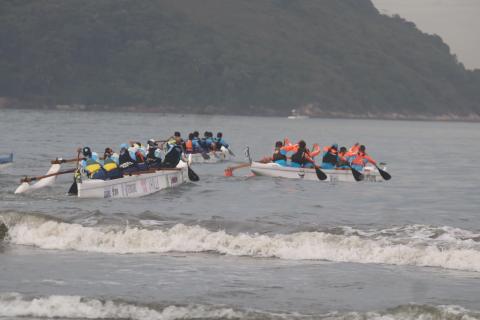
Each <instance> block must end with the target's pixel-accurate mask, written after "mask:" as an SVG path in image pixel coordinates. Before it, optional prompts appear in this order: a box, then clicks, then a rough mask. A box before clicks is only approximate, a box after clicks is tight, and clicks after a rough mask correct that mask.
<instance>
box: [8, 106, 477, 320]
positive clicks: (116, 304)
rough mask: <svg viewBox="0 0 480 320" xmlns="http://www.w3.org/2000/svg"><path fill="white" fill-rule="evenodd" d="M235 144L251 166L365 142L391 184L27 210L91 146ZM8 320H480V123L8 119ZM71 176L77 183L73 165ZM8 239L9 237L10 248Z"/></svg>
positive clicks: (236, 188) (223, 188)
mask: <svg viewBox="0 0 480 320" xmlns="http://www.w3.org/2000/svg"><path fill="white" fill-rule="evenodd" d="M175 130H180V131H181V132H182V133H183V134H184V135H185V134H187V133H188V132H189V131H192V130H199V131H201V132H202V131H205V130H211V131H215V132H216V131H223V132H224V135H225V138H226V139H227V140H228V141H229V142H230V143H231V145H232V147H233V150H234V151H235V152H236V154H237V159H236V161H238V162H241V161H243V160H244V159H243V149H244V148H245V146H246V145H248V146H250V149H251V153H252V155H253V156H254V158H261V157H263V156H264V155H268V154H270V153H271V150H272V146H273V143H274V141H276V140H279V139H282V138H284V137H286V136H288V137H290V138H291V139H292V140H298V139H300V138H303V139H305V140H306V141H307V143H308V144H309V145H311V144H312V143H313V142H317V143H319V144H320V145H326V144H331V143H338V144H340V145H349V144H352V143H354V142H356V141H360V142H361V143H364V144H366V145H367V149H368V151H369V153H370V154H371V155H372V156H373V157H374V158H376V159H377V160H380V161H385V162H387V163H388V170H389V172H390V173H391V174H392V176H393V179H392V180H391V181H389V182H387V183H377V184H373V183H370V184H369V183H343V184H342V183H337V184H331V183H323V182H308V181H293V180H282V179H270V178H263V177H248V174H249V172H248V171H247V170H244V169H243V171H242V170H239V171H237V172H236V173H235V175H236V176H235V177H232V178H227V177H224V176H223V170H224V169H225V167H226V165H227V164H215V165H196V166H194V167H193V168H194V170H195V171H196V172H197V173H198V174H199V175H200V178H201V181H200V182H198V183H191V184H187V185H183V186H181V187H180V188H178V189H172V190H166V191H162V192H159V193H157V194H154V195H151V196H148V197H145V198H141V199H127V200H88V199H77V198H73V197H68V196H66V195H65V192H66V190H67V189H68V186H69V184H70V183H71V177H70V176H68V177H62V178H61V179H59V181H58V183H57V184H56V185H55V186H54V187H52V188H48V189H45V190H39V191H38V192H36V193H32V194H28V195H14V194H13V191H14V190H15V188H16V187H17V185H18V181H19V179H20V177H22V176H23V175H25V174H28V175H41V174H43V173H45V172H46V171H47V169H48V168H49V160H51V159H53V158H55V157H57V156H59V157H60V156H61V157H65V158H69V157H74V156H75V149H76V148H77V147H79V146H82V145H89V146H91V147H92V148H93V149H94V150H97V151H100V152H101V151H102V150H103V149H104V148H105V147H107V146H111V147H113V148H114V149H118V146H119V145H120V143H123V142H125V141H127V140H129V139H133V140H141V141H146V140H147V139H148V138H157V139H161V138H165V137H168V136H169V135H171V134H172V132H173V131H175ZM0 133H1V136H2V144H1V145H0V154H3V153H8V152H10V151H13V152H15V158H16V159H15V163H14V165H13V166H11V167H9V168H7V169H5V170H2V171H1V172H0V201H1V202H0V221H1V222H3V223H4V224H6V225H7V227H8V235H7V236H6V237H5V239H4V240H3V241H0V318H9V319H10V318H21V319H25V318H32V319H38V318H62V319H63V318H65V319H69V318H75V319H84V318H88V319H91V318H99V319H102V318H109V319H177V318H181V319H192V318H211V319H220V318H243V319H266V318H268V319H277V318H278V319H285V318H292V319H296V318H299V319H305V318H307V319H326V318H327V319H352V318H353V319H357V318H358V319H377V318H393V319H411V318H420V317H424V318H427V319H437V318H438V319H467V318H468V319H480V313H479V311H478V310H480V289H479V288H480V221H479V219H478V217H479V209H478V208H479V207H480V199H479V197H478V187H479V185H480V183H479V182H480V181H479V179H480V175H479V174H478V159H479V158H480V148H479V143H478V141H480V130H479V124H475V123H434V122H395V121H370V120H368V121H367V120H329V119H307V120H297V121H294V120H287V119H281V118H257V117H250V118H247V117H210V116H180V115H170V116H161V115H157V114H134V113H120V114H112V113H98V114H96V113H76V112H34V111H11V110H9V111H0ZM64 167H65V168H67V167H69V166H68V165H64ZM0 236H1V235H0Z"/></svg>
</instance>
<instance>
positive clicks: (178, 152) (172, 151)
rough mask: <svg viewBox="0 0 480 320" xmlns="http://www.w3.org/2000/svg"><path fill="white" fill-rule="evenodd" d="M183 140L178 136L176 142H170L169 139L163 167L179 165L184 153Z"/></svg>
mask: <svg viewBox="0 0 480 320" xmlns="http://www.w3.org/2000/svg"><path fill="white" fill-rule="evenodd" d="M181 141H182V140H181V138H180V137H176V138H175V142H174V143H170V141H169V143H167V144H166V147H167V149H166V152H165V159H164V160H163V164H162V167H163V168H175V167H176V166H177V165H178V163H179V162H180V159H181V158H182V154H183V148H182V146H181Z"/></svg>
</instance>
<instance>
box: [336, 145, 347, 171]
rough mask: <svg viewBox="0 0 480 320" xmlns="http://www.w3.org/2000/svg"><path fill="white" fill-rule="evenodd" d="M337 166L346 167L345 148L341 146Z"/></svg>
mask: <svg viewBox="0 0 480 320" xmlns="http://www.w3.org/2000/svg"><path fill="white" fill-rule="evenodd" d="M337 167H338V168H340V169H347V168H348V160H347V148H346V147H341V148H340V150H339V151H338V162H337Z"/></svg>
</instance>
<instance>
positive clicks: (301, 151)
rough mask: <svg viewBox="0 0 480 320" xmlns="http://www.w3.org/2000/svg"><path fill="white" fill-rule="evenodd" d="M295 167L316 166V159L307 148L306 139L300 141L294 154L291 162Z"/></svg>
mask: <svg viewBox="0 0 480 320" xmlns="http://www.w3.org/2000/svg"><path fill="white" fill-rule="evenodd" d="M290 165H291V166H292V167H295V168H313V167H315V161H314V160H313V159H312V158H311V157H310V155H309V151H308V150H307V144H306V143H305V141H303V140H300V141H299V142H298V149H297V151H296V152H295V153H294V154H293V155H292V162H291V164H290Z"/></svg>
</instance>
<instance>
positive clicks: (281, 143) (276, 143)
mask: <svg viewBox="0 0 480 320" xmlns="http://www.w3.org/2000/svg"><path fill="white" fill-rule="evenodd" d="M281 147H283V142H282V141H277V142H275V148H281Z"/></svg>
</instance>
